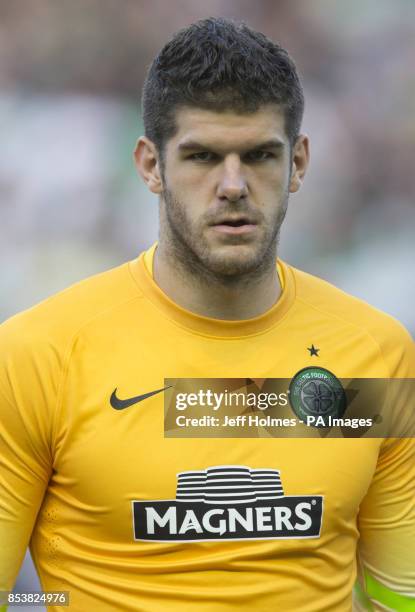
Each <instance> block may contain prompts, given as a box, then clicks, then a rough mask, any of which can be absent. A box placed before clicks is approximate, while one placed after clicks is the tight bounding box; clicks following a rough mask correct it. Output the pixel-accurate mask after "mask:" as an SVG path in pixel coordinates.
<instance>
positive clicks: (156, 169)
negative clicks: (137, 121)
mask: <svg viewBox="0 0 415 612" xmlns="http://www.w3.org/2000/svg"><path fill="white" fill-rule="evenodd" d="M134 160H135V165H136V168H137V170H138V173H139V174H140V176H141V178H142V179H143V181H144V182H145V184H146V185H147V187H148V188H149V189H150V191H152V192H153V193H156V194H160V193H161V192H162V189H163V184H162V180H161V173H160V162H159V155H158V152H157V149H156V146H155V144H154V143H153V142H152V141H151V140H149V139H148V138H146V137H145V136H141V137H140V138H139V139H138V140H137V144H136V147H135V151H134Z"/></svg>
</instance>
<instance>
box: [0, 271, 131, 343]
mask: <svg viewBox="0 0 415 612" xmlns="http://www.w3.org/2000/svg"><path fill="white" fill-rule="evenodd" d="M140 297H141V293H140V290H139V288H138V286H137V285H136V284H135V283H134V281H133V279H132V277H131V275H130V272H129V266H128V264H127V263H126V264H123V265H121V266H118V267H116V268H113V269H111V270H107V271H105V272H102V273H100V274H96V275H94V276H91V277H89V278H87V279H85V280H82V281H80V282H78V283H75V284H74V285H71V286H70V287H68V288H67V289H64V290H63V291H60V292H59V293H56V294H55V295H52V296H51V297H49V298H47V299H45V300H43V301H42V302H40V303H39V304H36V305H35V306H33V307H31V308H29V309H27V310H24V311H23V312H20V313H18V314H16V315H14V316H12V317H10V318H9V319H8V320H6V321H5V322H4V323H2V324H1V325H0V344H1V345H2V349H3V350H2V352H3V353H4V352H6V353H7V349H12V348H15V349H17V350H18V349H20V350H28V349H30V347H32V345H35V346H36V350H40V349H41V347H48V348H49V349H52V350H53V351H56V350H57V349H58V348H59V349H62V347H64V346H65V345H67V343H68V342H70V340H71V338H73V337H74V336H75V335H76V334H77V333H78V332H79V331H80V330H81V329H82V328H83V327H84V326H86V325H88V324H89V323H90V322H93V321H94V320H95V319H97V318H99V317H100V316H105V315H106V314H110V313H111V312H114V311H116V310H117V309H120V308H121V309H122V307H123V305H125V304H126V303H128V302H130V301H131V300H134V299H137V298H140Z"/></svg>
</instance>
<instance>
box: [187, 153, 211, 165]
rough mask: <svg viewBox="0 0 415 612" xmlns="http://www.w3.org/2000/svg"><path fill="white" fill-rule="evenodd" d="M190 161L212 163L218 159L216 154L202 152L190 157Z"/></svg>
mask: <svg viewBox="0 0 415 612" xmlns="http://www.w3.org/2000/svg"><path fill="white" fill-rule="evenodd" d="M188 159H191V160H192V161H196V162H204V163H207V162H211V161H214V160H215V159H216V155H215V153H211V152H210V151H200V152H199V153H193V154H192V155H189V157H188Z"/></svg>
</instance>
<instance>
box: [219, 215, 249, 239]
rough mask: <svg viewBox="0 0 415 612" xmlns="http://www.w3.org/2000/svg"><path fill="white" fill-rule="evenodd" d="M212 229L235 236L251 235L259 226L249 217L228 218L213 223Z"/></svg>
mask: <svg viewBox="0 0 415 612" xmlns="http://www.w3.org/2000/svg"><path fill="white" fill-rule="evenodd" d="M211 227H212V228H213V229H214V230H215V231H217V232H220V233H221V234H225V235H228V236H229V235H233V236H235V235H241V234H249V233H250V232H252V231H254V230H255V229H256V227H257V224H256V223H255V222H254V221H253V220H251V219H250V218H249V217H245V216H227V217H223V218H222V219H219V220H218V221H216V222H215V223H212V224H211Z"/></svg>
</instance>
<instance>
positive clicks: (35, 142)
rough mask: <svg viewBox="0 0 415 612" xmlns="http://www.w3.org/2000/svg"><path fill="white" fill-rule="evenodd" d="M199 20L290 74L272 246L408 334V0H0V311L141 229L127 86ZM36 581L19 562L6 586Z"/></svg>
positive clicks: (141, 242)
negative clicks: (259, 37) (237, 35)
mask: <svg viewBox="0 0 415 612" xmlns="http://www.w3.org/2000/svg"><path fill="white" fill-rule="evenodd" d="M210 15H214V16H218V15H222V16H227V17H234V18H237V19H243V20H246V21H247V22H248V23H249V24H250V25H251V26H252V27H254V28H256V29H259V30H261V31H263V32H265V33H266V34H267V35H269V36H270V37H272V38H273V39H274V40H278V41H279V42H280V43H281V44H282V45H283V46H285V47H287V49H288V50H289V51H290V53H291V54H292V56H293V57H294V59H295V60H296V62H297V65H298V68H299V70H300V73H301V74H302V76H303V83H304V87H305V94H306V113H305V121H304V130H305V131H306V132H307V133H308V134H309V135H310V137H311V167H310V170H309V173H308V176H307V178H306V182H305V185H304V187H303V189H302V191H301V192H300V193H299V194H296V195H295V196H292V198H291V201H290V207H289V213H288V217H287V220H286V222H285V225H284V228H283V234H282V240H281V245H280V255H281V256H282V257H283V258H284V259H285V260H287V261H288V262H290V263H291V264H293V265H295V266H297V267H300V268H302V269H304V270H307V271H309V272H311V273H313V274H316V275H318V276H321V277H323V278H325V279H327V280H329V281H330V282H332V283H334V284H336V285H337V286H339V287H341V288H342V289H344V290H346V291H348V292H350V293H353V294H354V295H357V296H359V297H361V298H363V299H365V300H367V301H369V302H370V303H372V304H374V305H375V306H377V307H379V308H381V309H383V310H385V311H387V312H389V313H391V314H392V315H394V316H395V317H397V318H398V319H399V320H401V321H402V322H403V323H404V324H405V325H406V326H407V327H408V329H409V330H410V331H411V332H412V333H414V332H415V309H414V308H413V304H414V302H415V283H414V281H413V266H414V261H415V257H414V255H415V246H414V235H413V232H414V227H415V198H414V196H415V188H414V167H413V164H414V159H415V122H414V119H413V102H414V96H415V72H414V70H413V66H414V63H415V39H414V37H413V24H414V23H415V3H413V2H412V0H395V1H394V2H390V1H389V0H348V1H347V2H345V1H343V0H312V1H306V0H278V1H275V0H256V2H252V1H251V0H226V2H221V1H220V0H203V1H202V0H175V1H174V2H172V3H168V2H165V0H152V1H151V2H145V1H144V0H122V1H120V0H63V1H61V2H55V1H53V0H37V1H36V2H29V1H28V0H13V2H7V1H6V0H2V1H0V121H1V133H2V147H1V149H2V151H1V159H0V234H1V240H0V261H1V266H0V295H1V299H0V320H4V319H5V318H7V317H8V316H10V315H12V314H14V313H15V312H17V311H19V310H22V309H24V308H27V307H29V306H31V305H32V304H34V303H36V302H37V301H39V300H41V299H43V298H45V297H46V296H48V295H50V294H52V293H54V292H56V291H58V290H60V289H62V288H64V287H66V286H67V285H69V284H70V283H72V282H74V281H77V280H79V279H81V278H84V277H86V276H88V275H90V274H93V273H95V272H99V271H102V270H104V269H107V268H109V267H112V266H115V265H118V264H119V263H121V262H123V261H125V260H127V259H132V258H133V257H135V256H136V254H137V253H138V252H139V251H141V250H142V249H144V248H146V247H147V246H148V245H150V244H151V242H152V241H153V240H154V239H155V238H156V236H157V201H156V199H155V197H154V196H152V195H150V194H149V193H148V192H147V190H146V189H145V187H144V186H143V184H142V183H140V181H139V179H138V177H137V175H136V172H135V169H134V166H133V162H132V150H133V147H134V144H135V141H136V139H137V137H138V136H139V135H140V134H141V133H142V123H141V118H140V112H139V98H140V88H141V84H142V82H143V78H144V74H145V69H146V67H147V66H148V64H149V62H150V61H151V59H152V57H153V55H154V54H155V53H156V52H157V50H158V49H159V48H160V46H162V45H163V43H164V42H165V41H166V39H167V38H168V37H169V36H170V35H171V34H172V33H173V32H174V31H176V30H177V29H179V28H180V27H182V26H184V25H187V24H189V23H191V22H192V21H194V20H196V19H199V18H203V17H207V16H210ZM36 588H38V584H37V580H36V577H35V574H34V571H33V567H32V565H31V562H30V559H29V557H28V556H27V557H26V560H25V563H24V566H23V568H22V571H21V573H20V576H19V579H18V582H17V584H16V589H15V590H16V591H22V590H23V591H24V590H30V589H36ZM25 609H26V610H28V609H29V608H25ZM33 610H40V608H33Z"/></svg>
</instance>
